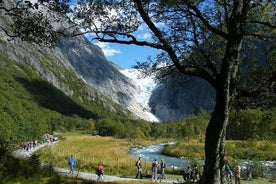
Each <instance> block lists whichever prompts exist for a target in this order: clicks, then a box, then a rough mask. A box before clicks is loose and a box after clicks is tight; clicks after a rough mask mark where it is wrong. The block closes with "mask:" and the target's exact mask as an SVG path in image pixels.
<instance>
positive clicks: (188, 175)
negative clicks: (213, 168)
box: [183, 165, 192, 182]
mask: <svg viewBox="0 0 276 184" xmlns="http://www.w3.org/2000/svg"><path fill="white" fill-rule="evenodd" d="M183 179H184V180H185V181H187V182H189V181H191V179H192V168H191V166H189V165H188V166H187V169H186V170H185V171H184V176H183Z"/></svg>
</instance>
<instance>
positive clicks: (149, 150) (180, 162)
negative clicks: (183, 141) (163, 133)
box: [129, 142, 276, 178]
mask: <svg viewBox="0 0 276 184" xmlns="http://www.w3.org/2000/svg"><path fill="white" fill-rule="evenodd" d="M167 144H175V143H174V142H171V143H163V144H155V145H150V146H143V147H139V148H133V149H131V150H130V151H129V155H130V156H132V157H137V158H138V157H142V159H143V160H146V161H147V162H150V163H151V162H153V161H154V159H157V161H158V162H159V163H160V162H161V159H164V160H165V162H166V165H167V167H169V168H174V169H180V170H184V169H186V168H187V166H188V165H189V162H190V160H189V159H188V158H185V157H183V158H178V157H170V156H166V155H162V149H163V147H164V145H167ZM241 162H242V163H241V167H242V170H243V171H245V170H246V168H247V165H248V163H249V162H248V161H246V160H241ZM261 162H262V165H263V166H264V167H267V168H268V170H267V171H263V176H264V177H266V178H271V177H274V176H276V161H261Z"/></svg>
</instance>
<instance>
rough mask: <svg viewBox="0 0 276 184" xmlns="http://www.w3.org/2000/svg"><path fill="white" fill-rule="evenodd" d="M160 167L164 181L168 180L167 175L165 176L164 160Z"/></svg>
mask: <svg viewBox="0 0 276 184" xmlns="http://www.w3.org/2000/svg"><path fill="white" fill-rule="evenodd" d="M160 167H161V175H162V180H165V179H166V174H165V168H166V162H165V161H164V159H161V163H160Z"/></svg>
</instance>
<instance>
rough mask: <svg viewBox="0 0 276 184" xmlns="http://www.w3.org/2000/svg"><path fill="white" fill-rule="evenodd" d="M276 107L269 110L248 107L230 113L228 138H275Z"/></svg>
mask: <svg viewBox="0 0 276 184" xmlns="http://www.w3.org/2000/svg"><path fill="white" fill-rule="evenodd" d="M275 122H276V108H271V109H268V110H261V109H246V110H236V111H232V112H231V114H230V120H229V128H228V131H227V139H239V140H248V139H257V140H259V139H261V140H271V139H275V138H276V137H275V135H276V124H275Z"/></svg>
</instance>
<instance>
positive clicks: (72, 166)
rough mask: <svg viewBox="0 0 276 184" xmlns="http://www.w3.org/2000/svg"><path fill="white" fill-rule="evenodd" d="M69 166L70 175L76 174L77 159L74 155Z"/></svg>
mask: <svg viewBox="0 0 276 184" xmlns="http://www.w3.org/2000/svg"><path fill="white" fill-rule="evenodd" d="M68 163H69V166H70V172H69V174H74V166H75V165H76V163H77V162H76V159H75V158H74V157H73V155H71V156H70V158H69V161H68Z"/></svg>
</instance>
